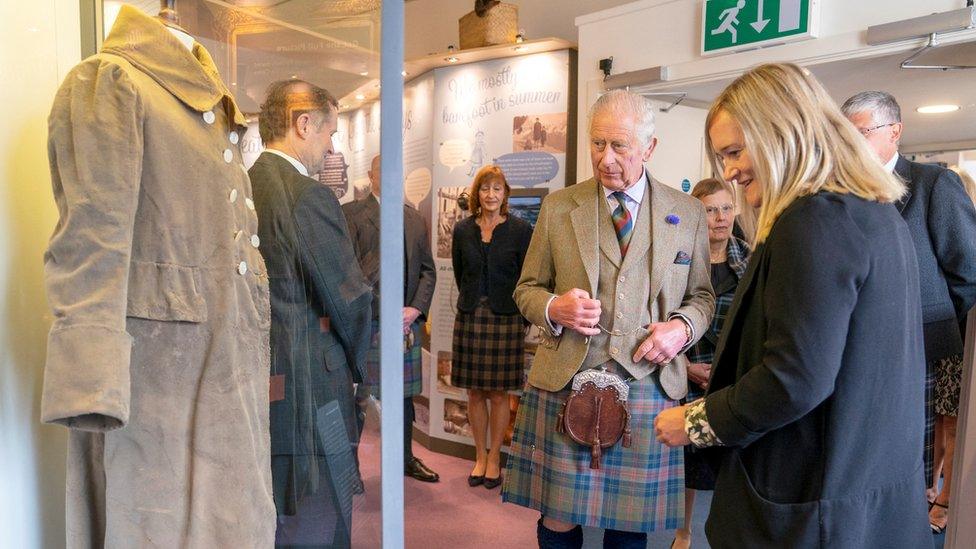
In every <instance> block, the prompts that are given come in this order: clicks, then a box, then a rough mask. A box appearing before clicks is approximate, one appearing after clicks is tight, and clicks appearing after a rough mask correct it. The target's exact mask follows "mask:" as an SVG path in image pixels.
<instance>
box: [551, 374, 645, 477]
mask: <svg viewBox="0 0 976 549" xmlns="http://www.w3.org/2000/svg"><path fill="white" fill-rule="evenodd" d="M629 393H630V387H629V386H628V385H627V382H626V381H624V380H623V378H621V377H620V376H618V375H616V374H612V373H610V372H608V371H607V370H606V369H605V368H593V369H590V370H584V371H582V372H580V373H578V374H576V375H575V376H573V388H572V391H570V393H569V397H567V398H566V402H565V403H563V409H562V411H561V412H559V416H558V417H557V418H556V430H557V431H558V432H560V433H565V434H567V435H569V438H571V439H573V440H574V441H576V442H578V443H579V444H582V445H584V446H588V447H589V448H590V468H591V469H599V468H600V458H601V457H602V456H603V449H604V448H609V447H611V446H613V445H614V444H616V443H617V441H618V440H620V439H621V438H623V447H624V448H630V410H629V409H628V408H627V396H628V394H629Z"/></svg>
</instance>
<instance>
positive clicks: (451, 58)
mask: <svg viewBox="0 0 976 549" xmlns="http://www.w3.org/2000/svg"><path fill="white" fill-rule="evenodd" d="M444 61H447V62H448V63H457V61H458V58H457V57H454V56H453V55H452V56H450V57H445V58H444Z"/></svg>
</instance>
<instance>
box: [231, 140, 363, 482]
mask: <svg viewBox="0 0 976 549" xmlns="http://www.w3.org/2000/svg"><path fill="white" fill-rule="evenodd" d="M248 173H249V174H250V176H251V185H252V187H253V189H254V203H255V207H256V211H257V215H258V235H259V236H260V238H261V248H260V249H261V253H262V255H263V256H264V260H265V263H266V265H267V269H268V278H269V279H270V280H269V282H270V286H271V375H272V376H284V391H285V394H284V400H278V401H275V402H272V403H271V452H272V455H295V456H312V455H325V452H326V451H327V450H329V451H332V452H334V451H336V449H325V448H322V438H321V436H320V435H321V433H319V432H318V431H317V429H316V413H317V411H318V410H319V408H322V407H324V406H325V405H326V404H328V403H329V402H331V401H337V402H338V403H339V408H340V409H341V410H342V411H343V414H344V415H343V420H344V423H345V427H346V431H347V434H348V435H349V440H356V435H357V428H356V418H355V414H354V413H353V412H354V411H355V406H354V404H353V397H352V381H353V380H354V379H356V380H358V379H362V374H363V372H364V371H365V365H366V352H367V351H368V350H369V342H370V302H371V301H372V294H371V292H370V288H369V285H367V284H366V280H365V278H363V274H362V272H361V271H360V270H359V264H358V263H357V262H356V256H355V254H354V253H353V247H352V243H351V242H350V241H349V236H348V233H347V232H346V219H345V217H344V216H343V215H342V209H341V208H340V206H339V201H338V200H336V197H335V193H333V192H332V190H331V189H329V188H328V187H326V186H324V185H322V184H321V183H319V182H318V181H316V180H314V179H311V178H308V177H305V176H303V175H302V174H300V173H298V171H297V170H296V169H295V167H294V166H292V165H291V164H290V163H289V162H288V161H287V160H285V159H284V158H281V157H279V156H277V155H275V154H272V153H268V152H265V153H262V154H261V156H260V157H259V158H258V160H257V162H255V164H254V166H253V167H251V169H250V170H249V172H248ZM321 318H326V319H328V320H327V321H321V320H320V319H321ZM276 488H277V479H276ZM275 495H276V499H277V497H278V496H279V494H278V493H277V492H276V494H275Z"/></svg>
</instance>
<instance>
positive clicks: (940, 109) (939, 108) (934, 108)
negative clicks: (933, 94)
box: [915, 105, 959, 114]
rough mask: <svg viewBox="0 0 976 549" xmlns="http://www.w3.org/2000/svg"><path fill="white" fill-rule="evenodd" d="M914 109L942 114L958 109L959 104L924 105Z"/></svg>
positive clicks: (925, 112)
mask: <svg viewBox="0 0 976 549" xmlns="http://www.w3.org/2000/svg"><path fill="white" fill-rule="evenodd" d="M915 110H916V111H917V112H918V113H920V114H943V113H947V112H956V111H958V110H959V105H925V106H924V107H919V108H917V109H915Z"/></svg>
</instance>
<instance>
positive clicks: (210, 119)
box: [203, 111, 217, 124]
mask: <svg viewBox="0 0 976 549" xmlns="http://www.w3.org/2000/svg"><path fill="white" fill-rule="evenodd" d="M215 120H217V116H216V115H215V114H214V113H213V111H207V112H205V113H203V121H204V122H206V123H207V124H213V123H214V121H215Z"/></svg>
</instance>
